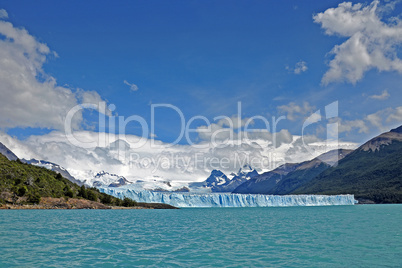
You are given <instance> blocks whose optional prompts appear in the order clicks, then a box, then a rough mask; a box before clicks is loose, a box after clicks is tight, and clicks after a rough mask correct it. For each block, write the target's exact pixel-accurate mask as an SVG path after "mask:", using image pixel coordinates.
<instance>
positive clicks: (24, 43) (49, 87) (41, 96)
mask: <svg viewBox="0 0 402 268" xmlns="http://www.w3.org/2000/svg"><path fill="white" fill-rule="evenodd" d="M0 35H1V36H3V37H4V38H2V39H0V94H1V98H0V126H1V127H3V128H13V127H39V128H49V129H62V128H64V120H65V117H66V115H67V113H68V111H70V109H71V108H72V107H74V106H76V105H77V104H79V103H80V102H79V99H81V100H82V101H91V102H94V101H95V102H98V101H100V100H101V98H100V96H99V95H98V93H96V92H86V91H83V90H78V91H72V90H71V89H69V88H66V87H61V86H58V85H57V83H56V79H55V78H54V77H52V76H49V75H48V74H46V73H45V72H44V71H43V69H42V66H43V64H44V63H45V61H46V60H47V58H48V57H49V56H51V55H55V53H54V52H52V51H51V50H50V49H49V47H48V46H47V45H46V44H44V43H41V42H39V41H37V40H36V39H35V37H33V36H32V35H30V34H29V33H28V31H27V30H25V29H23V28H16V27H14V26H13V25H12V24H11V23H10V22H5V21H1V20H0ZM95 104H96V103H95ZM81 122H82V112H81V111H78V112H77V113H76V115H75V116H74V119H73V122H72V126H73V127H74V128H79V125H80V123H81Z"/></svg>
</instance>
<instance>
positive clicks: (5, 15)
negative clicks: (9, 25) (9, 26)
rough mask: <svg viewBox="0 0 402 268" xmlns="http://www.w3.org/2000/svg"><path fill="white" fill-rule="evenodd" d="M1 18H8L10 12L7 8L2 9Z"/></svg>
mask: <svg viewBox="0 0 402 268" xmlns="http://www.w3.org/2000/svg"><path fill="white" fill-rule="evenodd" d="M0 19H8V13H7V11H6V10H5V9H0Z"/></svg>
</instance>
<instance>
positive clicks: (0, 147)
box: [0, 142, 18, 160]
mask: <svg viewBox="0 0 402 268" xmlns="http://www.w3.org/2000/svg"><path fill="white" fill-rule="evenodd" d="M0 154H2V155H4V156H5V157H7V159H8V160H17V159H18V157H17V156H16V155H15V154H14V153H13V152H12V151H11V150H10V149H8V148H7V147H6V146H5V145H4V144H3V143H1V142H0Z"/></svg>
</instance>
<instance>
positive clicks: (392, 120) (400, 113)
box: [365, 106, 402, 131]
mask: <svg viewBox="0 0 402 268" xmlns="http://www.w3.org/2000/svg"><path fill="white" fill-rule="evenodd" d="M365 120H366V121H368V122H369V123H370V124H371V125H373V126H375V127H376V128H378V129H379V130H380V131H389V130H390V129H391V128H393V127H395V124H397V126H400V125H401V124H402V106H399V107H396V108H386V109H383V110H380V111H377V112H375V113H372V114H369V115H367V116H366V118H365Z"/></svg>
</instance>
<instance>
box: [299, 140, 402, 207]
mask: <svg viewBox="0 0 402 268" xmlns="http://www.w3.org/2000/svg"><path fill="white" fill-rule="evenodd" d="M293 193H295V194H354V195H355V197H356V198H357V199H358V200H361V201H365V200H370V201H372V202H375V203H402V142H400V141H393V142H392V143H391V144H389V145H383V146H381V148H379V150H375V151H372V150H369V151H364V150H356V151H354V152H353V153H351V154H350V155H348V156H346V157H345V158H344V159H342V160H341V161H340V162H339V164H338V166H336V167H332V168H330V169H327V170H326V171H324V172H322V173H321V174H320V175H318V176H317V177H316V178H314V179H313V180H311V181H310V182H308V183H307V184H305V185H303V186H302V187H300V188H299V189H297V190H295V191H294V192H293Z"/></svg>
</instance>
